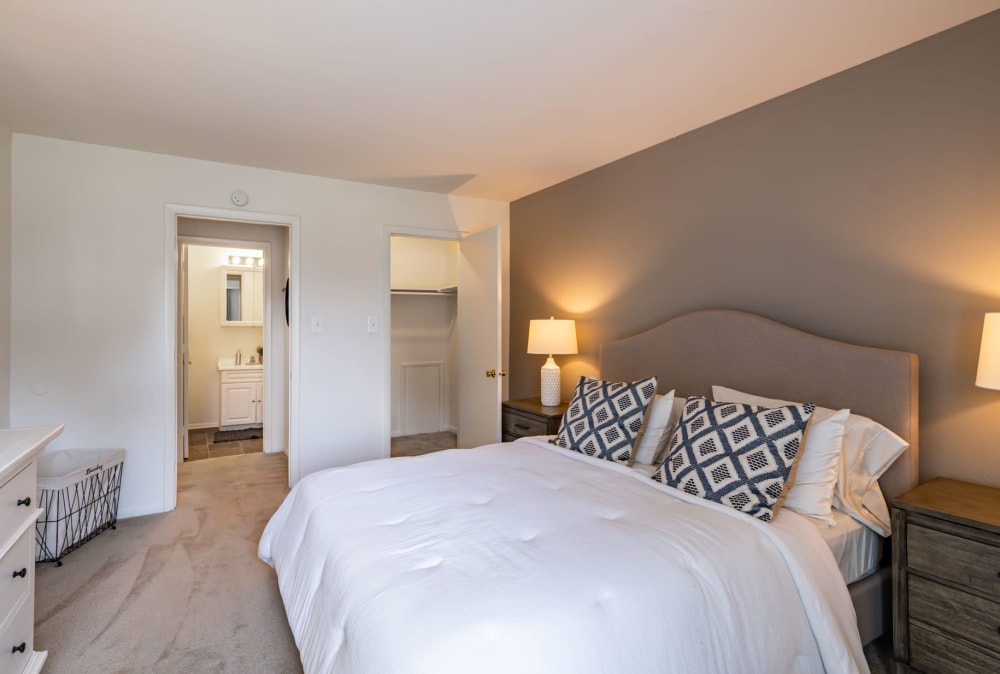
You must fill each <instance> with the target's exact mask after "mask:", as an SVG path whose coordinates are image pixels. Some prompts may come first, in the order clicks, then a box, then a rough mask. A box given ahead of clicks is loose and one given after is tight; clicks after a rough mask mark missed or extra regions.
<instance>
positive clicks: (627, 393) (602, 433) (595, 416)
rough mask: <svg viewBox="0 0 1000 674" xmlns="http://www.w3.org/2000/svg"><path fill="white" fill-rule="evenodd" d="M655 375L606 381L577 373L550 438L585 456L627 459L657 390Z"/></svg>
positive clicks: (560, 445)
mask: <svg viewBox="0 0 1000 674" xmlns="http://www.w3.org/2000/svg"><path fill="white" fill-rule="evenodd" d="M657 381H658V378H657V377H649V378H648V379H641V380H639V381H634V382H607V381H601V380H599V379H590V378H589V377H580V382H579V383H578V384H577V385H576V390H575V391H574V392H573V398H572V399H571V400H570V403H569V407H568V408H567V409H566V413H565V414H563V421H562V426H561V427H560V428H559V434H558V435H557V436H556V437H555V439H553V440H552V441H551V442H552V443H553V444H555V445H558V446H559V447H564V448H566V449H571V450H573V451H575V452H580V453H581V454H586V455H587V456H594V457H597V458H599V459H606V460H608V461H618V462H620V463H626V464H627V463H628V462H629V459H630V458H631V456H632V450H633V447H634V445H635V441H636V438H637V437H638V435H639V431H640V430H641V429H642V425H643V422H644V421H645V419H646V408H647V407H648V406H649V403H650V401H652V400H653V396H654V395H655V394H656V383H657Z"/></svg>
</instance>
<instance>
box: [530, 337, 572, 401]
mask: <svg viewBox="0 0 1000 674" xmlns="http://www.w3.org/2000/svg"><path fill="white" fill-rule="evenodd" d="M528 353H541V354H548V356H549V359H548V360H547V361H545V365H543V366H542V405H545V406H546V407H553V406H555V405H558V404H559V403H560V402H562V396H561V393H562V392H561V390H560V386H559V366H558V365H556V361H554V360H553V359H552V356H553V355H559V354H568V353H576V321H572V320H558V321H557V320H556V319H555V318H549V319H548V320H545V319H539V320H532V321H531V322H530V324H529V325H528Z"/></svg>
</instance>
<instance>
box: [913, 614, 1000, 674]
mask: <svg viewBox="0 0 1000 674" xmlns="http://www.w3.org/2000/svg"><path fill="white" fill-rule="evenodd" d="M910 666H911V667H914V668H915V669H917V670H918V671H920V672H922V673H923V674H953V673H954V672H962V674H996V673H997V672H1000V658H997V657H996V655H994V654H992V653H987V652H985V651H981V650H979V649H978V648H975V647H974V646H971V645H966V644H963V643H961V642H959V641H957V640H955V639H951V638H949V637H947V636H945V635H943V634H940V633H939V632H938V631H937V630H934V629H929V628H926V627H923V626H922V625H920V624H918V623H913V622H911V623H910Z"/></svg>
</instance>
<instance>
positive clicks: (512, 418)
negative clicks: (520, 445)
mask: <svg viewBox="0 0 1000 674" xmlns="http://www.w3.org/2000/svg"><path fill="white" fill-rule="evenodd" d="M567 407H569V403H559V404H558V405H554V406H551V407H550V406H548V405H543V404H542V399H541V398H525V399H523V400H508V401H506V402H505V403H504V404H503V411H502V414H501V416H502V422H503V423H502V427H503V441H504V442H513V441H514V440H517V439H518V438H523V437H525V436H527V435H555V434H556V433H558V432H559V424H560V423H562V416H563V413H564V412H565V411H566V408H567Z"/></svg>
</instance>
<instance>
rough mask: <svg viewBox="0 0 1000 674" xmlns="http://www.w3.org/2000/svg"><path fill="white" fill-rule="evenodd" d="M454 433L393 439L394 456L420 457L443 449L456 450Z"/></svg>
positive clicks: (406, 436) (392, 451)
mask: <svg viewBox="0 0 1000 674" xmlns="http://www.w3.org/2000/svg"><path fill="white" fill-rule="evenodd" d="M456 443H457V438H456V436H455V434H454V433H449V432H447V431H442V432H441V433H421V434H419V435H401V436H399V437H396V438H393V439H392V443H391V450H390V452H391V454H392V456H420V455H421V454H430V453H431V452H437V451H440V450H442V449H454V448H455V447H456V446H457V444H456Z"/></svg>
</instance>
